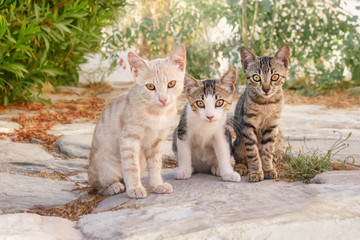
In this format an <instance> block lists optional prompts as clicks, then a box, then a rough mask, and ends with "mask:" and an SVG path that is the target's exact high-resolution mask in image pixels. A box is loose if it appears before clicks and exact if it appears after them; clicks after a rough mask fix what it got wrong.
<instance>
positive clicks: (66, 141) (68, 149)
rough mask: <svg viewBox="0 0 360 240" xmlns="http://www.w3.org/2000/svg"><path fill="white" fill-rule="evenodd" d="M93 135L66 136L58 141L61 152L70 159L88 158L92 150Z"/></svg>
mask: <svg viewBox="0 0 360 240" xmlns="http://www.w3.org/2000/svg"><path fill="white" fill-rule="evenodd" d="M92 137H93V135H92V134H71V135H65V136H63V137H60V138H58V140H56V145H57V146H58V147H59V149H60V152H62V153H64V154H66V155H67V156H69V157H78V158H88V157H89V155H90V150H91V142H92Z"/></svg>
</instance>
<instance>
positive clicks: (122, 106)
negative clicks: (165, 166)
mask: <svg viewBox="0 0 360 240" xmlns="http://www.w3.org/2000/svg"><path fill="white" fill-rule="evenodd" d="M128 61H129V64H130V69H131V72H132V75H133V77H134V79H135V84H134V85H133V86H132V87H131V88H130V90H129V92H128V93H127V94H125V95H122V96H120V97H118V98H116V99H114V100H113V101H112V102H110V103H109V104H108V105H107V106H106V108H105V109H104V110H103V112H102V113H101V115H100V119H99V121H98V123H97V124H96V128H95V132H94V137H93V141H92V148H91V153H90V164H89V170H88V175H89V183H90V185H91V186H92V187H93V188H95V189H96V190H97V191H98V193H100V194H102V195H113V194H117V193H119V192H122V191H124V189H125V185H126V193H127V195H128V196H129V197H134V198H145V197H146V196H147V192H146V190H145V188H144V187H143V185H142V184H141V179H140V174H141V171H142V170H144V169H145V167H146V165H147V167H148V169H149V185H150V190H151V191H153V192H155V193H171V192H172V191H173V188H172V186H171V185H170V184H168V183H165V182H163V180H162V177H161V166H162V150H163V143H164V141H165V139H166V137H167V135H168V132H169V130H170V127H171V125H172V123H173V120H175V119H174V118H175V116H176V113H177V108H176V100H177V97H178V96H179V95H180V93H181V92H182V90H183V86H184V77H185V67H186V49H185V46H184V45H180V46H179V47H177V48H176V49H175V50H174V52H173V53H172V54H171V55H170V57H169V58H166V59H155V60H151V61H148V60H145V59H142V58H140V57H139V56H137V55H136V54H135V53H132V52H129V54H128ZM124 183H125V185H124Z"/></svg>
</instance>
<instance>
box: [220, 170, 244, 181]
mask: <svg viewBox="0 0 360 240" xmlns="http://www.w3.org/2000/svg"><path fill="white" fill-rule="evenodd" d="M222 179H223V180H224V181H229V182H240V181H241V177H240V174H239V173H237V172H232V173H229V174H226V175H224V176H222Z"/></svg>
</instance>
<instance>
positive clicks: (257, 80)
mask: <svg viewBox="0 0 360 240" xmlns="http://www.w3.org/2000/svg"><path fill="white" fill-rule="evenodd" d="M252 78H253V79H254V81H255V82H259V81H260V80H261V77H260V76H259V75H257V74H255V75H254V76H253V77H252Z"/></svg>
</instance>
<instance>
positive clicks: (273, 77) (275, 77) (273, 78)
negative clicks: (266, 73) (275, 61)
mask: <svg viewBox="0 0 360 240" xmlns="http://www.w3.org/2000/svg"><path fill="white" fill-rule="evenodd" d="M278 79H279V74H274V75H272V76H271V80H272V81H276V80H278Z"/></svg>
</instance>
